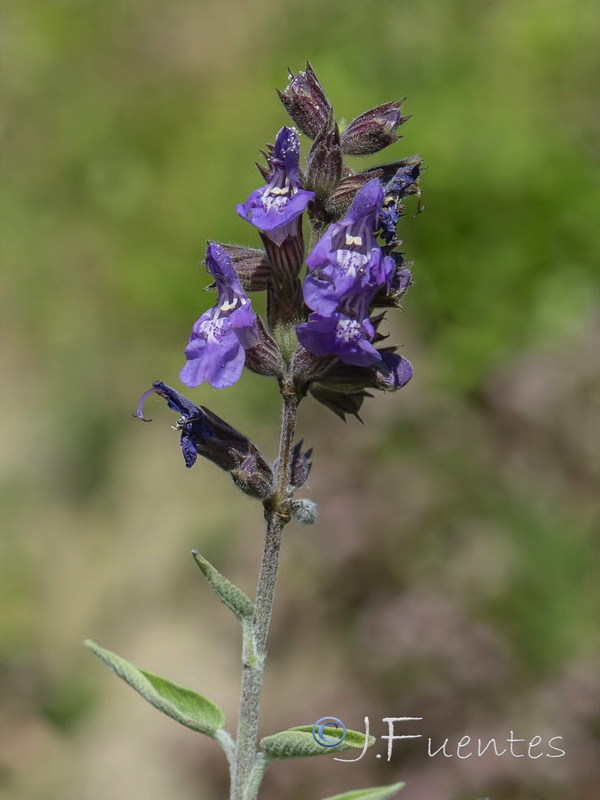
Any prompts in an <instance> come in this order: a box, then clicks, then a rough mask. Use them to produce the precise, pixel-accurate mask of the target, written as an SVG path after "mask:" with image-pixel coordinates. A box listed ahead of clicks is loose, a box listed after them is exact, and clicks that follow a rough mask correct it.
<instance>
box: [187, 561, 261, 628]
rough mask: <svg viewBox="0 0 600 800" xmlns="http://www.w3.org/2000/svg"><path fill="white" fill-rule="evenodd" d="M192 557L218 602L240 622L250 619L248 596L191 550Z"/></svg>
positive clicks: (250, 610) (251, 609)
mask: <svg viewBox="0 0 600 800" xmlns="http://www.w3.org/2000/svg"><path fill="white" fill-rule="evenodd" d="M192 556H193V559H194V561H195V562H196V564H197V565H198V567H199V568H200V570H201V572H202V574H203V575H204V577H205V578H206V580H207V581H208V583H209V584H210V586H211V587H212V589H213V591H214V593H215V594H216V595H217V597H218V598H219V600H220V601H221V602H222V603H224V604H225V605H226V606H227V608H229V609H231V611H233V613H234V614H235V615H236V617H237V618H238V619H239V620H241V621H242V622H243V621H244V620H249V619H252V617H253V615H254V605H253V603H252V601H251V600H250V598H249V597H248V595H247V594H246V593H245V592H243V591H242V590H241V589H240V588H239V587H238V586H236V585H235V584H234V583H232V582H231V581H230V580H228V579H227V578H226V577H225V576H224V575H221V573H220V572H219V570H218V569H216V568H215V567H213V565H212V564H211V563H210V562H209V561H207V560H206V559H205V558H204V556H201V555H200V553H199V552H198V551H197V550H192Z"/></svg>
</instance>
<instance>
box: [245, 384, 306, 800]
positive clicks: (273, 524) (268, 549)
mask: <svg viewBox="0 0 600 800" xmlns="http://www.w3.org/2000/svg"><path fill="white" fill-rule="evenodd" d="M282 396H283V414H282V421H281V438H280V442H279V458H278V461H277V473H276V475H275V492H274V494H273V496H272V497H271V498H269V500H268V501H267V502H266V503H265V520H266V524H267V534H266V539H265V548H264V551H263V557H262V563H261V566H260V574H259V578H258V586H257V589H256V600H255V611H254V620H253V631H252V633H253V635H252V641H251V643H248V642H245V643H244V647H243V653H242V661H243V665H242V669H243V672H242V689H241V697H240V713H239V722H238V733H237V741H236V747H235V758H234V765H233V770H232V778H231V795H230V800H255V798H256V795H257V794H258V788H259V787H258V785H256V781H253V782H252V786H251V788H250V789H249V787H250V784H249V781H250V774H251V772H252V767H253V765H254V762H255V759H256V744H257V739H258V717H259V709H260V695H261V690H262V683H263V675H264V668H265V659H266V644H267V636H268V633H269V626H270V623H271V615H272V612H273V599H274V596H275V583H276V581H277V567H278V564H279V550H280V548H281V538H282V533H283V528H284V527H285V525H286V524H287V523H288V522H289V520H290V511H289V503H290V497H289V486H290V473H291V468H292V450H293V447H294V434H295V430H296V414H297V410H298V403H299V402H300V400H299V398H298V397H297V395H296V394H294V393H293V391H290V390H289V389H288V388H287V387H282ZM247 789H249V791H251V793H252V794H251V795H249V794H247V793H246V790H247Z"/></svg>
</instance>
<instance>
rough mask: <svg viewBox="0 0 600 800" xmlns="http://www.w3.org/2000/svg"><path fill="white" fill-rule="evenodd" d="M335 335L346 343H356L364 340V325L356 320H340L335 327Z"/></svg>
mask: <svg viewBox="0 0 600 800" xmlns="http://www.w3.org/2000/svg"><path fill="white" fill-rule="evenodd" d="M335 335H336V337H337V338H338V339H341V340H342V341H344V342H356V341H357V340H358V339H361V338H362V325H361V324H360V322H357V321H356V320H354V319H347V318H346V319H340V320H339V321H338V323H337V325H336V326H335Z"/></svg>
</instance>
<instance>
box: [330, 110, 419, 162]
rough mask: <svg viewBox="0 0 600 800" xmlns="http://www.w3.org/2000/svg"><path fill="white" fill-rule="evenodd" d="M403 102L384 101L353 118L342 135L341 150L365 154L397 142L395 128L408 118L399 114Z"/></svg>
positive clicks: (347, 152)
mask: <svg viewBox="0 0 600 800" xmlns="http://www.w3.org/2000/svg"><path fill="white" fill-rule="evenodd" d="M403 102H404V100H399V101H397V102H395V103H384V104H383V105H381V106H377V107H376V108H372V109H370V111H365V113H364V114H361V115H360V116H359V117H356V119H353V120H352V122H351V123H350V124H349V125H348V127H347V128H346V130H345V131H344V134H343V136H342V152H343V153H345V154H347V155H350V156H367V155H371V153H378V152H379V151H380V150H383V148H384V147H387V146H388V145H390V144H393V143H394V142H397V141H398V139H400V137H399V136H396V134H395V131H396V128H398V127H399V126H400V125H402V124H403V123H404V122H406V121H407V120H408V119H410V117H403V116H402V115H401V114H400V108H401V107H402V103H403Z"/></svg>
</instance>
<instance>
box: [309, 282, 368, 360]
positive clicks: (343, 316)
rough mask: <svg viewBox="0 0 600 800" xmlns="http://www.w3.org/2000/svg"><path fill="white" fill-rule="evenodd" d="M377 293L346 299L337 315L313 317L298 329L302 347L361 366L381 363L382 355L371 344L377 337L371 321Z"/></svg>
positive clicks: (313, 315)
mask: <svg viewBox="0 0 600 800" xmlns="http://www.w3.org/2000/svg"><path fill="white" fill-rule="evenodd" d="M373 291H374V290H370V291H368V292H365V293H363V294H362V295H356V296H355V297H347V298H345V299H344V301H343V303H342V304H341V305H340V307H339V309H338V311H336V312H335V313H333V314H328V315H327V316H325V315H323V314H320V313H318V312H315V313H314V314H311V315H310V317H309V318H308V322H303V323H301V324H300V325H297V326H296V333H297V334H298V339H299V341H300V344H301V345H302V346H303V347H304V348H305V349H306V350H308V351H309V353H313V354H314V355H316V356H331V355H335V356H337V357H338V358H339V359H340V360H341V361H344V362H345V363H346V364H355V365H356V366H359V367H366V366H368V365H369V364H375V363H377V362H378V361H381V354H380V352H379V351H378V350H377V349H376V348H375V347H374V346H373V345H372V344H371V342H372V341H373V339H374V338H375V328H374V327H373V324H372V322H371V320H370V319H369V303H370V301H371V298H372V295H373Z"/></svg>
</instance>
